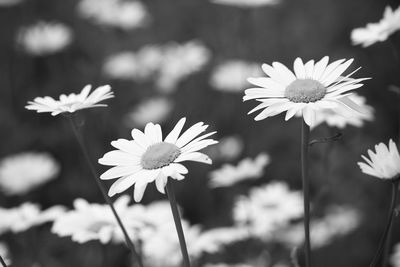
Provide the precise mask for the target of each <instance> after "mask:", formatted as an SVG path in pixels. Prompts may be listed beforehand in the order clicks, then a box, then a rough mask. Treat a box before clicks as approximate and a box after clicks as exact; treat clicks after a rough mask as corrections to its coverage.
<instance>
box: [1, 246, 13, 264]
mask: <svg viewBox="0 0 400 267" xmlns="http://www.w3.org/2000/svg"><path fill="white" fill-rule="evenodd" d="M0 256H1V257H2V258H3V260H4V262H5V263H6V264H7V266H9V265H11V259H10V252H9V250H8V246H7V245H6V243H3V242H0Z"/></svg>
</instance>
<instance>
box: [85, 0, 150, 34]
mask: <svg viewBox="0 0 400 267" xmlns="http://www.w3.org/2000/svg"><path fill="white" fill-rule="evenodd" d="M78 12H79V14H80V15H81V16H82V17H84V18H86V19H91V20H93V21H94V22H96V23H98V24H100V25H106V26H112V27H117V28H121V29H123V30H131V29H135V28H142V27H144V26H146V25H148V22H149V20H150V16H149V14H148V12H147V8H146V7H145V6H144V5H143V4H142V3H141V2H139V1H123V0H81V1H80V3H79V5H78Z"/></svg>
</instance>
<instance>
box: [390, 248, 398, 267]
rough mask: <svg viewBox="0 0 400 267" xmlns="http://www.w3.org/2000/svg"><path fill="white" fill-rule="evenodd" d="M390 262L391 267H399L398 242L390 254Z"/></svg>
mask: <svg viewBox="0 0 400 267" xmlns="http://www.w3.org/2000/svg"><path fill="white" fill-rule="evenodd" d="M390 263H391V264H392V266H393V267H400V243H397V244H396V245H394V248H393V253H392V255H391V256H390Z"/></svg>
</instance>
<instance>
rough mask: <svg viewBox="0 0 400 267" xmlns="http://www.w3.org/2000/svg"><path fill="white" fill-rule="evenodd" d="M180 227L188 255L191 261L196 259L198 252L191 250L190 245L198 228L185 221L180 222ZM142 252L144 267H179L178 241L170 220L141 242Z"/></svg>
mask: <svg viewBox="0 0 400 267" xmlns="http://www.w3.org/2000/svg"><path fill="white" fill-rule="evenodd" d="M170 217H171V216H170ZM182 227H183V231H184V232H185V239H186V243H187V244H188V253H189V256H190V257H191V258H192V261H193V260H195V258H196V257H198V254H197V253H198V252H197V251H193V250H192V246H191V244H192V243H193V242H195V241H196V239H197V237H198V235H199V232H200V228H199V227H198V226H190V225H189V224H188V222H187V221H185V220H182ZM142 252H143V260H144V262H145V265H146V266H152V267H175V266H180V265H181V261H182V256H181V253H180V246H179V240H178V238H177V236H176V231H175V226H174V222H173V221H172V220H171V219H170V220H168V221H165V222H164V223H163V224H160V225H159V226H158V227H157V228H156V229H155V232H154V233H153V234H152V235H149V236H148V237H147V238H146V239H145V240H143V244H142Z"/></svg>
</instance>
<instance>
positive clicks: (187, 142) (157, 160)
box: [99, 118, 217, 202]
mask: <svg viewBox="0 0 400 267" xmlns="http://www.w3.org/2000/svg"><path fill="white" fill-rule="evenodd" d="M185 121H186V118H182V119H180V120H179V122H178V123H177V124H176V126H175V128H174V129H173V130H172V131H171V132H170V133H169V134H168V135H167V137H166V138H165V139H164V141H163V140H162V131H161V126H160V125H159V124H153V123H151V122H150V123H148V124H147V125H146V127H145V129H144V133H143V132H142V131H140V130H138V129H133V130H132V138H133V140H126V139H118V140H117V141H113V142H111V145H112V146H113V147H115V148H117V149H118V150H113V151H110V152H108V153H106V154H105V155H104V156H103V157H102V158H100V159H99V163H100V164H102V165H107V166H114V167H112V168H111V169H109V170H108V171H106V172H105V173H103V174H102V175H101V176H100V178H101V179H103V180H109V179H116V178H118V180H117V181H116V182H114V184H113V185H112V186H111V187H110V190H109V192H108V194H109V195H110V196H113V195H115V194H117V193H121V192H122V191H124V190H126V189H128V188H129V187H131V186H132V185H134V184H135V190H134V199H135V201H137V202H138V201H140V200H141V199H142V197H143V193H144V191H145V190H146V187H147V185H148V184H149V183H151V182H153V181H155V183H156V187H157V189H158V191H159V192H161V193H164V187H165V185H166V183H167V180H168V177H171V178H173V179H176V180H182V179H184V178H185V176H184V174H187V173H188V169H187V168H186V167H185V166H183V165H182V164H181V163H180V162H182V161H198V162H202V163H207V164H211V159H210V158H209V157H208V156H207V155H205V154H203V153H200V152H198V151H199V150H201V149H203V148H205V147H207V146H209V145H212V144H216V143H217V141H215V140H213V139H206V138H207V137H209V136H210V135H213V134H214V133H215V132H211V133H208V134H204V135H201V136H200V137H197V136H199V135H200V134H201V133H202V132H204V131H205V130H206V129H207V127H208V125H204V124H203V122H199V123H196V124H195V125H193V126H191V127H190V128H189V129H188V130H186V131H185V132H184V133H183V134H182V135H181V136H180V137H179V135H180V133H181V131H182V128H183V126H184V124H185ZM196 137H197V138H196Z"/></svg>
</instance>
